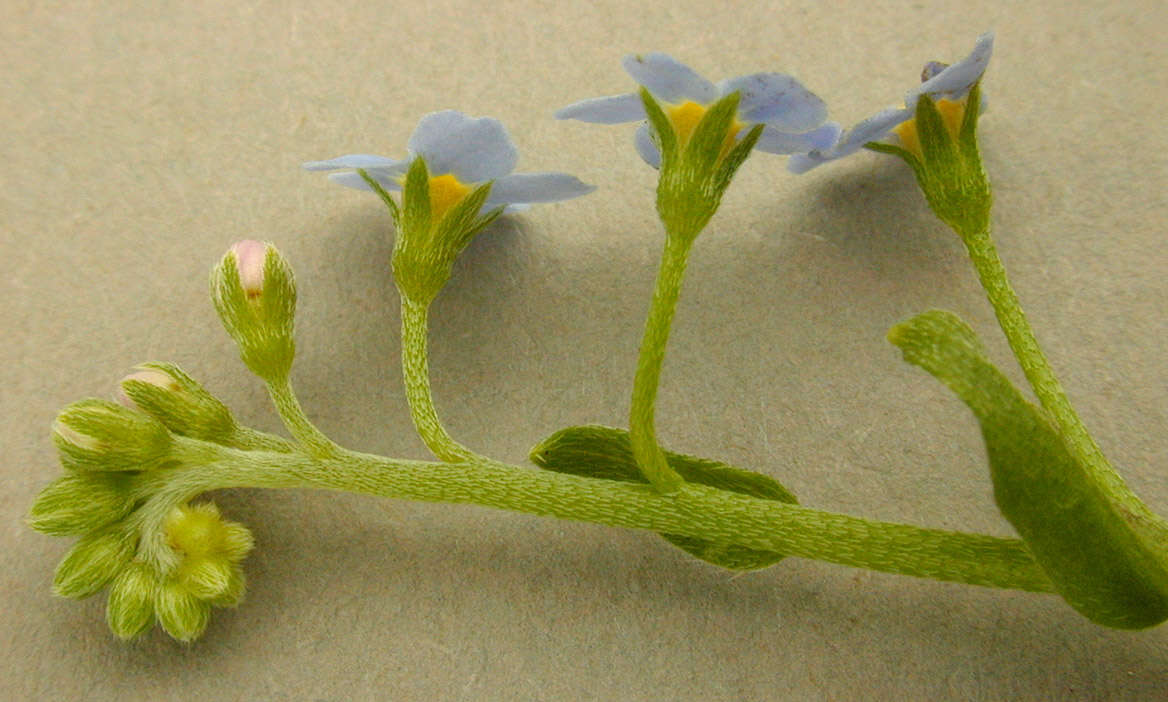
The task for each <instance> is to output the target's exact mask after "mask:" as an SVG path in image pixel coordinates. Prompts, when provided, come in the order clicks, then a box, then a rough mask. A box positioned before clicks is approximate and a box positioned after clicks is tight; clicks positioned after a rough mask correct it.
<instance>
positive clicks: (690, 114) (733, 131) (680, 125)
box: [665, 100, 746, 158]
mask: <svg viewBox="0 0 1168 702" xmlns="http://www.w3.org/2000/svg"><path fill="white" fill-rule="evenodd" d="M665 116H666V117H668V118H669V122H670V124H672V125H673V132H674V133H675V134H677V147H678V148H679V149H684V148H685V145H686V144H688V143H689V140H690V137H692V136H693V133H694V130H695V129H697V127H698V123H700V122H701V121H702V118H703V117H705V116H706V106H705V105H699V104H697V103H696V102H694V101H693V100H686V101H685V102H683V103H681V104H680V105H666V106H665ZM745 126H746V125H745V124H743V123H742V122H739V121H738V119H737V118H735V119H734V121H733V122H731V123H730V129H728V130H727V131H726V138H725V139H724V140H723V142H722V151H721V153H720V154H718V158H722V157H723V156H725V155H726V152H728V151H730V149H731V148H732V147H733V146H734V137H736V136H737V135H738V132H740V131H742V128H743V127H745Z"/></svg>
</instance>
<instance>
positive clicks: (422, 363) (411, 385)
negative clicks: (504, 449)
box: [401, 295, 479, 462]
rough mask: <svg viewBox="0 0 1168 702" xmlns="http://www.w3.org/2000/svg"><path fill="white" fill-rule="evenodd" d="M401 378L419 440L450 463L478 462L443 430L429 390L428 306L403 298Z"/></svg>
mask: <svg viewBox="0 0 1168 702" xmlns="http://www.w3.org/2000/svg"><path fill="white" fill-rule="evenodd" d="M401 300H402V306H401V310H402V313H401V314H402V377H403V378H404V379H405V386H406V400H407V401H408V402H409V405H410V418H411V419H413V420H414V427H415V428H416V429H417V430H418V436H420V437H422V441H424V442H426V446H428V447H429V448H430V451H431V452H432V453H433V454H434V455H435V456H437V457H438V458H439V459H441V460H443V461H448V462H457V461H466V460H472V459H475V458H479V456H478V454H476V453H475V452H474V451H471V450H470V449H468V448H467V447H465V446H463V445H462V444H460V443H458V442H457V441H455V440H454V438H453V437H452V436H450V434H449V433H448V432H447V431H446V428H445V427H444V426H442V420H440V419H438V410H437V409H435V407H434V395H433V393H432V391H431V390H430V363H429V355H430V352H429V344H428V341H427V336H428V334H429V305H426V304H421V303H417V302H414V301H413V300H410V299H409V298H408V297H406V296H405V295H402V298H401Z"/></svg>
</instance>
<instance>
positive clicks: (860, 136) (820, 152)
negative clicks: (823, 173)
mask: <svg viewBox="0 0 1168 702" xmlns="http://www.w3.org/2000/svg"><path fill="white" fill-rule="evenodd" d="M912 116H913V111H912V110H910V109H908V108H903V107H902V108H900V109H892V110H881V111H880V112H877V113H876V114H874V115H872V116H871V117H869V118H868V119H866V120H864V121H863V122H860V123H859V124H857V125H856V126H854V127H852V128H851V129H849V130H848V131H846V132H844V134H843V136H841V137H840V139H839V141H837V142H836V143H835V145H834V146H832V147H830V148H827V149H812V150H811V151H809V152H808V153H805V154H796V155H794V156H792V157H791V158H790V159H789V160H788V161H787V170H789V171H791V172H792V173H806V172H807V171H809V170H811V169H812V168H815V167H816V166H819V165H821V164H824V163H827V162H828V161H834V160H835V159H837V158H843V157H844V156H848V155H849V154H853V153H855V152H857V151H859V150H860V149H862V148H864V144H867V143H868V142H870V141H879V140H881V139H883V138H884V137H886V136H888V134H889V133H890V132H891V131H892V129H893V128H894V127H895V126H896V125H898V124H900V123H901V122H904V121H906V120H909V119H912Z"/></svg>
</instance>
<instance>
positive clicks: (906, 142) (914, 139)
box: [892, 98, 965, 159]
mask: <svg viewBox="0 0 1168 702" xmlns="http://www.w3.org/2000/svg"><path fill="white" fill-rule="evenodd" d="M935 104H936V105H937V112H939V113H941V121H942V122H944V123H945V128H946V129H947V130H949V135H950V136H952V137H953V139H954V141H956V140H957V133H958V132H959V131H960V130H961V122H962V120H964V119H965V98H962V99H960V100H948V99H946V98H941V99H940V100H938V101H937V102H936V103H935ZM892 131H893V132H894V133H895V134H896V136H897V137H898V138H899V139H900V145H901V146H903V147H904V148H905V150H906V151H908V152H910V153H912V154H913V155H915V156H916V157H917V158H919V159H923V158H924V155H923V154H922V152H921V138H920V135H919V134H917V121H916V119H915V118H914V119H910V120H908V121H906V122H901V123H900V124H898V125H897V126H896V127H895V128H893V130H892Z"/></svg>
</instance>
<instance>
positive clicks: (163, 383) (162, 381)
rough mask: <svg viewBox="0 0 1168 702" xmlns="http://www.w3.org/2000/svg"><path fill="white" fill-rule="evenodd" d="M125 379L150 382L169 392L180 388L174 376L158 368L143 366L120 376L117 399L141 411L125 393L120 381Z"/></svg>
mask: <svg viewBox="0 0 1168 702" xmlns="http://www.w3.org/2000/svg"><path fill="white" fill-rule="evenodd" d="M127 380H140V381H142V382H143V383H150V384H151V385H156V386H158V387H160V388H162V389H164V390H169V391H171V392H178V391H179V390H180V389H181V388H180V387H179V384H178V382H176V381H175V379H174V378H172V377H170V376H169V375H167V374H166V373H163V372H162V371H160V370H153V369H150V368H144V369H142V370H140V371H137V372H135V373H131V374H129V375H127V376H126V377H125V378H122V380H121V382H119V383H118V392H117V400H118V402H119V403H120V404H121V405H122V406H124V407H129V408H130V409H133V410H139V411H142V408H141V407H139V406H138V404H137V403H136V402H134V401H133V400H132V399H130V396H129V395H127V394H126V390H125V388H124V387H123V386H122V383H124V382H126V381H127Z"/></svg>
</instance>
